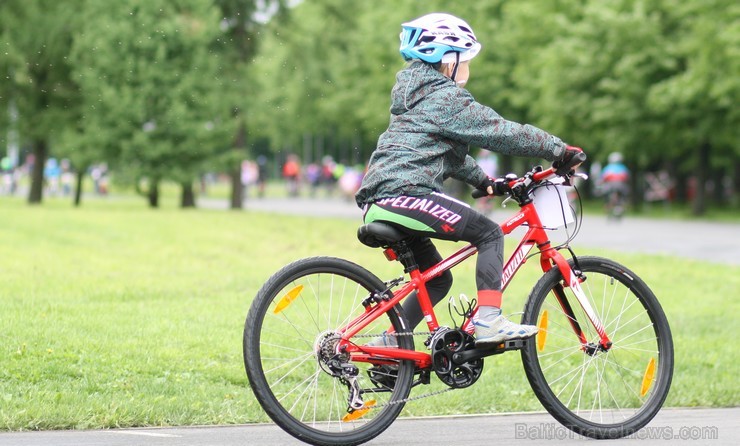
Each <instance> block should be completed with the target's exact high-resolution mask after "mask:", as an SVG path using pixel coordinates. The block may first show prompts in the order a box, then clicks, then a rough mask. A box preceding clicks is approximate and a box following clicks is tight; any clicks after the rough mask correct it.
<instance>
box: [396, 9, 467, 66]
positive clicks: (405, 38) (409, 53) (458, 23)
mask: <svg viewBox="0 0 740 446" xmlns="http://www.w3.org/2000/svg"><path fill="white" fill-rule="evenodd" d="M401 26H402V31H401V48H400V51H401V56H403V58H404V60H406V61H409V60H412V59H420V60H422V61H424V62H427V63H438V62H443V63H449V62H458V61H459V62H464V61H466V60H470V59H472V58H473V57H475V56H476V55H477V54H478V51H480V47H481V45H480V43H478V40H477V39H476V38H475V34H473V29H472V28H471V27H470V25H468V24H467V23H466V22H465V21H464V20H462V19H459V18H457V17H455V16H453V15H450V14H443V13H434V14H427V15H425V16H422V17H419V18H418V19H416V20H412V21H410V22H407V23H404V24H402V25H401Z"/></svg>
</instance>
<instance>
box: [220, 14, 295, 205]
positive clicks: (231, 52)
mask: <svg viewBox="0 0 740 446" xmlns="http://www.w3.org/2000/svg"><path fill="white" fill-rule="evenodd" d="M214 3H215V5H216V6H217V7H218V9H219V11H220V13H221V17H222V19H221V30H222V31H223V35H222V36H221V37H220V38H219V39H217V41H216V42H215V43H214V45H213V49H214V50H215V51H218V52H219V53H221V54H222V55H223V56H224V61H225V65H224V72H225V76H226V78H227V79H228V81H229V83H230V85H229V87H230V90H231V93H230V94H229V95H228V97H229V98H230V102H229V106H230V108H231V111H232V114H233V116H234V119H235V120H236V124H237V127H236V132H235V135H234V138H233V142H232V150H230V151H228V152H225V153H224V154H223V155H222V156H221V157H220V159H219V162H217V163H216V164H217V165H221V166H222V167H224V168H225V169H226V171H227V172H228V173H229V177H230V178H231V198H230V207H231V208H232V209H240V208H242V203H243V200H244V197H243V187H242V182H241V181H242V178H241V162H242V161H243V160H244V158H245V157H246V156H247V155H248V153H247V145H248V144H247V136H248V129H247V121H248V115H249V114H250V113H262V112H263V110H262V109H261V108H259V107H256V106H254V105H253V101H251V100H250V98H253V97H254V96H256V94H257V91H256V90H257V89H256V83H255V82H254V79H253V77H254V76H253V75H252V74H251V73H250V71H252V70H253V66H254V64H253V63H252V61H253V57H254V54H255V51H256V46H257V42H258V41H259V40H260V36H261V32H262V29H263V28H264V26H265V24H266V23H267V22H268V21H273V22H280V21H281V20H282V17H284V16H285V15H286V14H287V8H286V6H285V1H284V0H214Z"/></svg>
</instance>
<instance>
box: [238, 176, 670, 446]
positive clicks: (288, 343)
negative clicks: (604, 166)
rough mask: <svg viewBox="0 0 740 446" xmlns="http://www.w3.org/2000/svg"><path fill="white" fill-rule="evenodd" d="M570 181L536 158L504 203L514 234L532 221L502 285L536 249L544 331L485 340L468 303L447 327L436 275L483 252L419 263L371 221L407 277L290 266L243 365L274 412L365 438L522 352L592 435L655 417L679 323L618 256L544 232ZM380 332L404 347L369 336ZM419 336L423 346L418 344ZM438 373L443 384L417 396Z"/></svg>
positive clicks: (300, 423)
mask: <svg viewBox="0 0 740 446" xmlns="http://www.w3.org/2000/svg"><path fill="white" fill-rule="evenodd" d="M571 176H572V172H571V174H568V175H565V176H562V177H561V176H558V175H556V174H555V171H554V170H553V169H552V168H549V169H543V168H541V167H539V166H538V167H536V168H534V169H533V170H532V171H530V172H528V173H527V174H525V175H524V176H522V177H520V178H517V177H516V176H515V175H511V176H507V180H508V181H509V186H510V188H511V192H510V193H509V194H508V195H509V198H507V199H512V200H514V201H516V202H517V203H518V204H519V206H520V211H519V212H518V213H516V215H514V216H512V217H511V218H509V219H508V220H507V221H505V222H504V223H503V224H502V225H501V228H502V229H503V231H504V233H505V234H509V233H511V232H512V231H513V230H514V229H515V228H517V227H520V226H526V227H528V229H527V231H526V233H525V234H524V236H523V238H522V239H521V241H520V243H519V245H518V246H517V248H516V249H515V250H514V252H513V254H512V255H511V257H510V258H509V260H508V262H507V263H506V266H505V268H504V274H503V286H504V289H505V288H506V286H507V285H508V284H509V282H510V281H511V279H512V278H513V277H514V276H515V274H516V273H517V271H518V270H519V268H520V267H521V265H522V264H523V263H524V262H525V261H526V260H527V259H528V258H530V257H531V256H533V255H537V254H539V260H540V265H541V267H542V271H543V273H544V274H543V275H542V277H541V278H540V279H539V280H538V281H537V283H536V284H535V285H534V288H533V289H532V291H531V293H530V294H529V297H528V299H527V301H526V304H525V306H524V312H523V316H522V320H521V323H524V324H533V325H537V326H538V327H539V333H538V334H537V335H536V337H534V338H530V339H528V340H524V341H522V340H515V341H508V342H505V343H502V344H500V345H497V346H494V347H488V348H476V346H475V342H474V338H473V336H472V333H473V332H474V330H473V327H472V324H471V322H470V319H471V318H472V317H473V316H474V314H473V313H474V310H473V308H472V305H468V306H467V307H466V308H463V309H462V311H460V314H461V316H463V320H462V322H461V324H460V326H459V327H446V326H440V324H439V323H438V321H437V317H436V315H435V312H434V308H433V307H432V304H431V302H430V299H429V295H428V293H427V290H426V286H425V284H426V283H427V282H428V281H429V280H431V279H432V278H434V277H436V276H438V275H439V274H441V273H442V272H444V271H446V270H448V269H450V268H453V267H455V266H456V265H458V264H460V263H461V262H463V261H465V260H466V259H468V258H470V257H471V256H473V255H474V254H475V253H476V249H475V247H474V246H472V245H468V246H465V247H463V248H462V249H460V250H459V251H457V252H455V253H454V254H452V255H451V256H450V257H448V258H447V259H444V260H442V261H441V262H439V263H438V264H437V265H435V266H433V267H431V268H429V269H428V270H426V271H420V270H419V268H418V266H417V265H416V262H415V260H414V258H413V255H412V254H411V252H410V250H409V249H408V248H407V246H406V240H407V238H408V235H407V234H405V233H404V232H402V231H401V230H399V229H398V228H397V227H394V226H391V225H388V224H384V223H381V222H373V223H370V224H367V225H364V226H362V227H361V228H360V229H359V231H358V237H359V239H360V241H362V242H363V243H364V244H366V245H369V246H371V247H382V248H384V252H385V254H386V257H387V258H388V259H389V260H398V261H399V262H400V263H401V264H402V265H403V266H404V273H405V274H404V275H402V276H401V277H398V278H395V279H392V280H388V281H382V280H380V279H379V278H378V277H377V276H376V275H374V274H373V273H371V272H370V271H368V270H367V269H365V268H364V267H362V266H360V265H357V264H355V263H352V262H350V261H347V260H343V259H339V258H333V257H312V258H306V259H302V260H298V261H296V262H294V263H291V264H290V265H287V266H285V267H284V268H282V269H281V270H279V271H278V272H277V273H275V274H274V275H273V276H272V277H271V278H270V279H269V280H268V281H267V282H266V283H265V284H264V286H263V287H262V288H261V289H260V291H259V292H258V293H257V296H256V298H255V300H254V302H253V303H252V306H251V308H250V311H249V314H248V316H247V319H246V323H245V328H244V346H243V347H244V362H245V367H246V372H247V376H248V378H249V382H250V385H251V387H252V390H253V391H254V395H255V396H256V398H257V400H258V401H259V403H260V404H261V405H262V407H263V408H264V410H265V412H266V413H267V414H268V415H269V416H270V417H271V418H272V420H273V421H274V422H275V423H277V424H278V425H279V426H280V427H282V428H283V429H284V430H285V431H287V432H288V433H289V434H291V435H293V436H294V437H296V438H298V439H300V440H302V441H305V442H308V443H312V444H315V445H355V444H359V443H363V442H366V441H368V440H370V439H372V438H374V437H375V436H377V435H379V434H380V433H381V432H383V431H384V430H385V429H386V428H387V427H388V426H389V425H390V424H391V423H392V422H393V421H394V420H395V419H396V417H398V415H399V413H400V412H401V410H402V409H403V407H404V405H405V404H406V403H407V402H409V401H411V400H414V399H417V398H421V397H424V396H429V395H432V394H438V393H441V392H442V391H446V390H451V389H456V388H464V387H468V386H471V385H472V384H474V383H475V382H476V381H477V380H478V378H479V377H480V376H481V373H482V370H483V364H484V358H485V357H488V356H492V355H497V354H501V353H504V352H507V351H510V350H520V351H521V357H522V362H523V365H524V371H525V372H526V375H527V378H528V380H529V383H530V385H531V387H532V390H533V391H534V393H535V395H536V396H537V398H538V399H539V400H540V402H541V403H542V405H543V406H544V407H545V409H547V411H548V412H549V413H550V414H552V416H553V417H554V418H555V419H556V420H558V421H559V422H560V423H562V424H563V425H564V426H566V427H568V428H570V429H572V430H573V431H575V432H577V433H579V434H581V435H584V436H588V437H592V438H619V437H623V436H626V435H629V434H631V433H633V432H635V431H637V430H638V429H640V428H642V427H643V426H645V425H646V424H647V423H648V422H649V421H650V420H651V419H652V418H653V417H654V416H655V414H656V413H657V412H658V410H659V409H660V408H661V406H662V404H663V402H664V401H665V398H666V396H667V395H668V390H669V388H670V383H671V378H672V373H673V341H672V338H671V332H670V328H669V325H668V321H667V320H666V317H665V314H664V313H663V310H662V308H661V306H660V303H659V302H658V300H657V298H656V297H655V295H654V294H653V292H652V291H651V290H650V288H649V287H648V286H647V285H646V284H645V283H644V282H643V281H642V280H641V279H640V278H639V277H638V276H637V275H636V274H635V273H634V272H632V271H630V270H629V269H627V268H625V267H624V266H622V265H620V264H618V263H617V262H614V261H612V260H609V259H605V258H600V257H577V256H575V254H574V253H573V251H572V249H571V248H570V246H569V242H570V241H571V240H572V238H573V236H570V237H569V240H568V241H567V242H566V243H564V244H563V245H559V246H553V245H552V244H551V242H550V240H549V237H548V233H547V231H546V229H554V227H557V226H563V225H574V226H576V227H577V225H576V223H578V222H579V221H578V220H575V218H574V216H573V212H572V210H571V208H570V206H569V204H568V201H567V199H565V194H564V192H563V186H564V185H568V184H569V181H570V178H571ZM558 183H564V184H558ZM566 227H568V226H566ZM574 233H577V230H576V231H574ZM533 249H535V250H536V252H535V253H534V254H530V252H531V251H532V250H533ZM564 249H565V250H567V251H568V252H570V257H569V258H566V257H565V256H564V255H563V252H562V251H563V250H564ZM414 292H416V293H417V295H418V300H419V304H420V306H421V309H422V311H423V314H424V315H425V321H426V325H427V328H428V331H426V332H412V329H413V327H409V324H408V322H407V321H406V318H405V317H404V313H403V310H402V308H401V306H400V305H399V304H400V302H401V301H402V300H403V299H404V298H406V297H407V296H409V295H410V294H411V293H414ZM462 303H463V302H458V303H456V304H454V305H453V306H454V307H456V308H458V309H460V307H461V306H463V305H462ZM451 313H452V312H451ZM382 333H386V336H394V337H395V338H396V341H397V342H396V343H393V344H397V346H395V347H380V346H374V345H368V344H369V341H370V340H372V339H374V338H376V337H378V336H380V335H381V334H382ZM415 340H417V342H419V341H421V342H422V343H423V345H422V346H421V348H420V349H418V350H417V349H416V348H415ZM373 344H374V343H373ZM433 375H434V376H436V377H437V378H438V379H439V380H441V381H442V382H443V383H444V384H445V385H446V386H442V387H443V390H441V391H436V392H430V393H427V394H424V395H419V396H417V395H414V396H411V395H412V394H411V391H412V388H414V387H417V386H423V385H425V384H430V383H431V381H432V376H433Z"/></svg>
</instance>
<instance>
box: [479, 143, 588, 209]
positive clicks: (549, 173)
mask: <svg viewBox="0 0 740 446" xmlns="http://www.w3.org/2000/svg"><path fill="white" fill-rule="evenodd" d="M584 161H586V154H585V153H583V152H580V153H577V154H576V155H574V156H573V158H571V159H570V161H569V162H568V164H567V165H564V166H560V169H556V168H555V167H549V168H547V169H544V170H543V169H542V167H540V166H537V167H535V168H534V169H532V170H531V171H529V172H527V173H526V174H525V175H524V176H523V177H521V178H516V179H513V180H511V181H509V182H508V186H509V188H510V189H514V188H515V187H517V185H519V184H524V183H525V182H526V180H527V179H529V180H530V183H539V182H540V181H542V180H545V179H547V178H550V177H553V176H562V177H565V178H566V179H568V178H570V176H571V171H572V169H573V167H575V166H577V165H579V164H581V163H583V162H584ZM556 170H565V171H566V172H568V173H567V174H565V175H558V174H557V173H556ZM471 195H472V196H473V198H483V197H487V196H488V193H487V192H486V191H484V190H481V189H474V190H473V192H472V193H471Z"/></svg>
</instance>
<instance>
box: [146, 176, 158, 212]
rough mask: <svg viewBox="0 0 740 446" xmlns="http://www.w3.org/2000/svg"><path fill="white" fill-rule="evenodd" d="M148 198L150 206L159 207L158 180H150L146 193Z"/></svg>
mask: <svg viewBox="0 0 740 446" xmlns="http://www.w3.org/2000/svg"><path fill="white" fill-rule="evenodd" d="M147 198H148V199H149V207H150V208H158V207H159V181H151V182H150V184H149V192H148V193H147Z"/></svg>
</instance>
